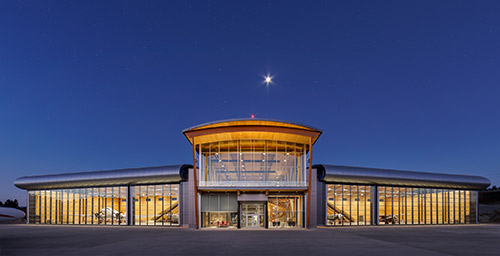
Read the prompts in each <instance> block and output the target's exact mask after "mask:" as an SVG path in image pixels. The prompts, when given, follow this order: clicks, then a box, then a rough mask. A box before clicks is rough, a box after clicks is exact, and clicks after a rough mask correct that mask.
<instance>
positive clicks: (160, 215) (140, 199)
mask: <svg viewBox="0 0 500 256" xmlns="http://www.w3.org/2000/svg"><path fill="white" fill-rule="evenodd" d="M132 189H133V193H132V194H133V202H134V203H133V209H134V225H145V226H148V225H151V226H158V225H160V226H178V225H179V184H161V185H141V186H133V187H132Z"/></svg>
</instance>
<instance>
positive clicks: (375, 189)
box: [370, 186, 379, 225]
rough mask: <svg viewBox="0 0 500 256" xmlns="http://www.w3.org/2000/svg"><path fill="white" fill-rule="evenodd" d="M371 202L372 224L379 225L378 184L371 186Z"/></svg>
mask: <svg viewBox="0 0 500 256" xmlns="http://www.w3.org/2000/svg"><path fill="white" fill-rule="evenodd" d="M370 194H371V198H370V199H371V204H372V207H371V208H372V212H371V214H372V223H371V224H372V225H378V224H379V223H378V221H379V220H378V207H379V205H378V186H371V191H370Z"/></svg>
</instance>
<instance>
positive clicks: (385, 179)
mask: <svg viewBox="0 0 500 256" xmlns="http://www.w3.org/2000/svg"><path fill="white" fill-rule="evenodd" d="M313 168H316V169H317V170H318V179H319V180H320V181H324V182H331V183H350V184H370V185H387V186H407V187H432V188H453V189H484V188H487V187H488V186H489V185H490V184H491V182H490V180H488V179H487V178H484V177H481V176H471V175H456V174H444V173H429V172H414V171H400V170H390V169H378V168H365V167H352V166H341V165H323V164H318V165H313Z"/></svg>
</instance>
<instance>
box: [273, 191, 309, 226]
mask: <svg viewBox="0 0 500 256" xmlns="http://www.w3.org/2000/svg"><path fill="white" fill-rule="evenodd" d="M267 204H268V209H269V210H268V211H269V223H268V227H269V228H295V227H299V228H300V227H304V212H303V209H304V206H303V197H302V196H299V195H297V196H295V195H290V196H281V195H280V196H269V198H268V203H267Z"/></svg>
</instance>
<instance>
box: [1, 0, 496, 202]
mask: <svg viewBox="0 0 500 256" xmlns="http://www.w3.org/2000/svg"><path fill="white" fill-rule="evenodd" d="M499 13H500V1H412V2H409V1H344V3H340V2H335V1H301V2H298V1H289V0H287V1H168V2H167V1H146V2H143V1H134V2H126V1H79V2H77V1H41V0H36V1H35V0H34V1H2V2H1V3H0V175H1V176H0V177H1V179H0V201H4V200H6V199H9V198H16V199H19V200H20V202H21V204H22V205H24V204H25V197H26V195H25V192H24V191H23V190H20V189H17V188H15V187H14V185H13V182H14V180H15V179H16V178H18V177H20V176H27V175H40V174H51V173H65V172H78V171H92V170H104V169H115V168H128V167H141V166H156V165H167V164H179V163H191V161H192V160H191V148H190V144H189V143H188V141H187V140H186V138H185V137H184V136H183V135H182V133H181V131H182V130H183V129H184V128H187V127H190V126H193V125H196V124H199V123H204V122H208V121H214V120H220V119H227V118H246V117H249V116H250V115H251V114H255V116H256V117H257V118H271V119H279V120H288V121H292V122H298V123H303V124H307V125H311V126H314V127H318V128H320V129H322V130H323V131H324V133H323V135H322V136H321V137H320V139H319V140H318V142H317V143H316V145H315V150H314V158H313V162H314V163H325V164H341V165H353V166H366V167H379V168H393V169H402V170H416V171H431V172H443V173H457V174H472V175H481V176H485V177H488V178H489V179H490V180H491V181H492V183H493V184H496V185H500V100H499V98H500V47H499V46H500V15H499ZM267 73H269V74H271V75H273V76H274V79H273V81H274V83H273V84H271V85H270V86H266V85H265V84H263V83H262V82H263V77H262V76H263V75H265V74H267Z"/></svg>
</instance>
